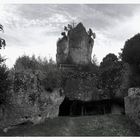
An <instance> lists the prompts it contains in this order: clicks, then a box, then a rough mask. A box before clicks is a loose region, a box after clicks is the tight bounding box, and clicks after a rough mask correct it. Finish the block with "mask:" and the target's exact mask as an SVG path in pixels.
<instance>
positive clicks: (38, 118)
mask: <svg viewBox="0 0 140 140" xmlns="http://www.w3.org/2000/svg"><path fill="white" fill-rule="evenodd" d="M61 91H62V90H61V89H59V88H57V89H53V91H52V92H48V91H46V90H45V89H44V87H43V86H42V85H41V82H40V74H39V72H38V71H35V72H32V71H29V72H28V71H25V72H23V71H22V72H17V73H15V76H14V78H13V89H12V90H11V91H10V93H11V95H12V96H11V99H10V102H9V104H6V105H4V106H1V107H0V127H1V128H3V127H7V126H12V125H16V124H19V123H23V122H26V121H31V122H33V123H34V124H36V123H40V122H42V121H44V119H46V118H53V117H56V116H58V113H59V105H60V104H61V103H62V102H63V100H64V95H63V93H62V92H61Z"/></svg>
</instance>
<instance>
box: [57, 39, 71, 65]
mask: <svg viewBox="0 0 140 140" xmlns="http://www.w3.org/2000/svg"><path fill="white" fill-rule="evenodd" d="M68 52H69V46H68V38H67V37H63V38H61V39H60V40H58V42H57V54H56V60H57V64H65V63H67V58H68Z"/></svg>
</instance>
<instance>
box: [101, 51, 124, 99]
mask: <svg viewBox="0 0 140 140" xmlns="http://www.w3.org/2000/svg"><path fill="white" fill-rule="evenodd" d="M121 71H122V62H121V61H119V60H118V58H117V56H116V55H114V54H111V53H110V54H108V55H106V57H104V58H103V61H102V62H101V64H100V68H99V72H100V74H99V87H100V88H101V89H103V90H104V91H105V93H107V94H110V96H111V97H113V96H114V95H115V93H116V90H117V89H118V88H119V86H120V83H121Z"/></svg>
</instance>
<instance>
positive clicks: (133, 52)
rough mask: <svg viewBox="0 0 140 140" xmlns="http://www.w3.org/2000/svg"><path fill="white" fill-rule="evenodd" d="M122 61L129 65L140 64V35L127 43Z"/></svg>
mask: <svg viewBox="0 0 140 140" xmlns="http://www.w3.org/2000/svg"><path fill="white" fill-rule="evenodd" d="M122 60H123V61H124V62H127V63H129V64H133V65H139V64H140V34H136V35H135V36H133V37H132V38H130V39H128V40H127V41H126V42H125V45H124V48H123V50H122Z"/></svg>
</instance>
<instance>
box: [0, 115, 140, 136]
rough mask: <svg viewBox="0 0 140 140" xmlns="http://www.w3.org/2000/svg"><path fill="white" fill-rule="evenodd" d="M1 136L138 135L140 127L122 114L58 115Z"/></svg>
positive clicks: (11, 130) (19, 127) (1, 133)
mask: <svg viewBox="0 0 140 140" xmlns="http://www.w3.org/2000/svg"><path fill="white" fill-rule="evenodd" d="M0 135H1V136H140V128H139V127H138V126H137V125H136V124H134V122H132V121H130V120H129V118H127V117H126V116H124V115H96V116H83V117H58V118H54V119H47V120H46V121H45V122H44V123H42V124H37V125H31V124H26V125H21V126H18V127H17V128H15V129H10V130H9V131H8V132H7V133H4V132H3V131H2V130H1V131H0Z"/></svg>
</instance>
